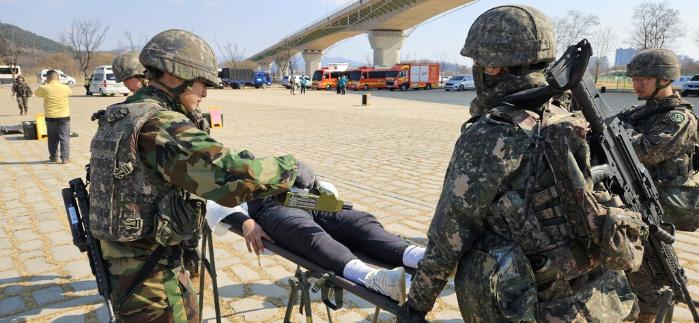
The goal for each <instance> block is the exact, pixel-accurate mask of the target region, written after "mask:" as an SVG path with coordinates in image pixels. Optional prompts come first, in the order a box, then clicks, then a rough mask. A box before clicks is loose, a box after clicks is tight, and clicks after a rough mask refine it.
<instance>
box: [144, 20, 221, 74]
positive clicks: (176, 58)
mask: <svg viewBox="0 0 699 323" xmlns="http://www.w3.org/2000/svg"><path fill="white" fill-rule="evenodd" d="M139 59H140V60H141V63H142V64H143V66H146V67H151V68H155V69H157V70H160V71H163V72H168V73H170V74H172V75H174V76H175V77H177V78H179V79H182V80H185V81H194V80H202V81H206V83H207V84H209V85H212V86H213V85H217V84H218V83H219V78H218V65H217V64H216V56H215V55H214V51H213V50H212V49H211V46H209V44H207V43H206V41H204V40H203V39H201V37H199V36H197V35H195V34H193V33H191V32H188V31H185V30H180V29H170V30H166V31H163V32H161V33H159V34H157V35H155V36H153V38H151V40H149V41H148V43H147V44H146V46H145V47H144V48H143V50H142V51H141V55H140V56H139Z"/></svg>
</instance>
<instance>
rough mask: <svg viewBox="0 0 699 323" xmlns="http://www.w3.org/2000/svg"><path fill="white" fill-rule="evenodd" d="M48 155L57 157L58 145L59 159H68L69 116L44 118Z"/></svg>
mask: <svg viewBox="0 0 699 323" xmlns="http://www.w3.org/2000/svg"><path fill="white" fill-rule="evenodd" d="M46 134H47V135H48V143H49V156H50V157H51V158H52V159H54V158H58V155H57V153H58V145H59V144H60V146H61V159H62V160H67V159H70V117H66V118H46Z"/></svg>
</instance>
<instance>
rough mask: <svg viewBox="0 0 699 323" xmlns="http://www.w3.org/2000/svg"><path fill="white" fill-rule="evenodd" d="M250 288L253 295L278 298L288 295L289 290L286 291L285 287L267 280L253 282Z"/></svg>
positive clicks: (284, 297)
mask: <svg viewBox="0 0 699 323" xmlns="http://www.w3.org/2000/svg"><path fill="white" fill-rule="evenodd" d="M250 288H251V290H252V294H253V295H258V296H264V297H271V298H279V299H283V300H285V299H286V298H287V297H289V291H287V290H286V288H282V287H279V286H277V285H275V284H274V283H273V282H272V281H269V280H261V281H258V282H256V283H253V284H251V287H250Z"/></svg>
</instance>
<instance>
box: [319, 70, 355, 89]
mask: <svg viewBox="0 0 699 323" xmlns="http://www.w3.org/2000/svg"><path fill="white" fill-rule="evenodd" d="M349 74H350V72H349V71H338V70H334V69H330V68H327V67H324V68H321V69H319V70H316V71H315V72H314V73H313V77H312V78H311V87H313V88H314V89H317V90H321V89H325V90H330V89H334V88H336V87H337V79H338V78H340V76H342V75H347V77H349Z"/></svg>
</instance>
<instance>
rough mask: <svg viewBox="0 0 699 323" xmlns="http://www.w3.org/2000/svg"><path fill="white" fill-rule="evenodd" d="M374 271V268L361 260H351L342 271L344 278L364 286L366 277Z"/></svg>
mask: <svg viewBox="0 0 699 323" xmlns="http://www.w3.org/2000/svg"><path fill="white" fill-rule="evenodd" d="M374 270H375V269H374V268H371V267H369V265H367V264H366V263H364V262H363V261H361V260H359V259H353V260H350V262H348V263H347V265H345V268H344V269H343V270H342V277H345V278H347V279H348V280H350V281H352V282H355V283H357V284H362V285H364V280H365V279H366V276H367V275H368V274H369V273H370V272H372V271H374Z"/></svg>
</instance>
